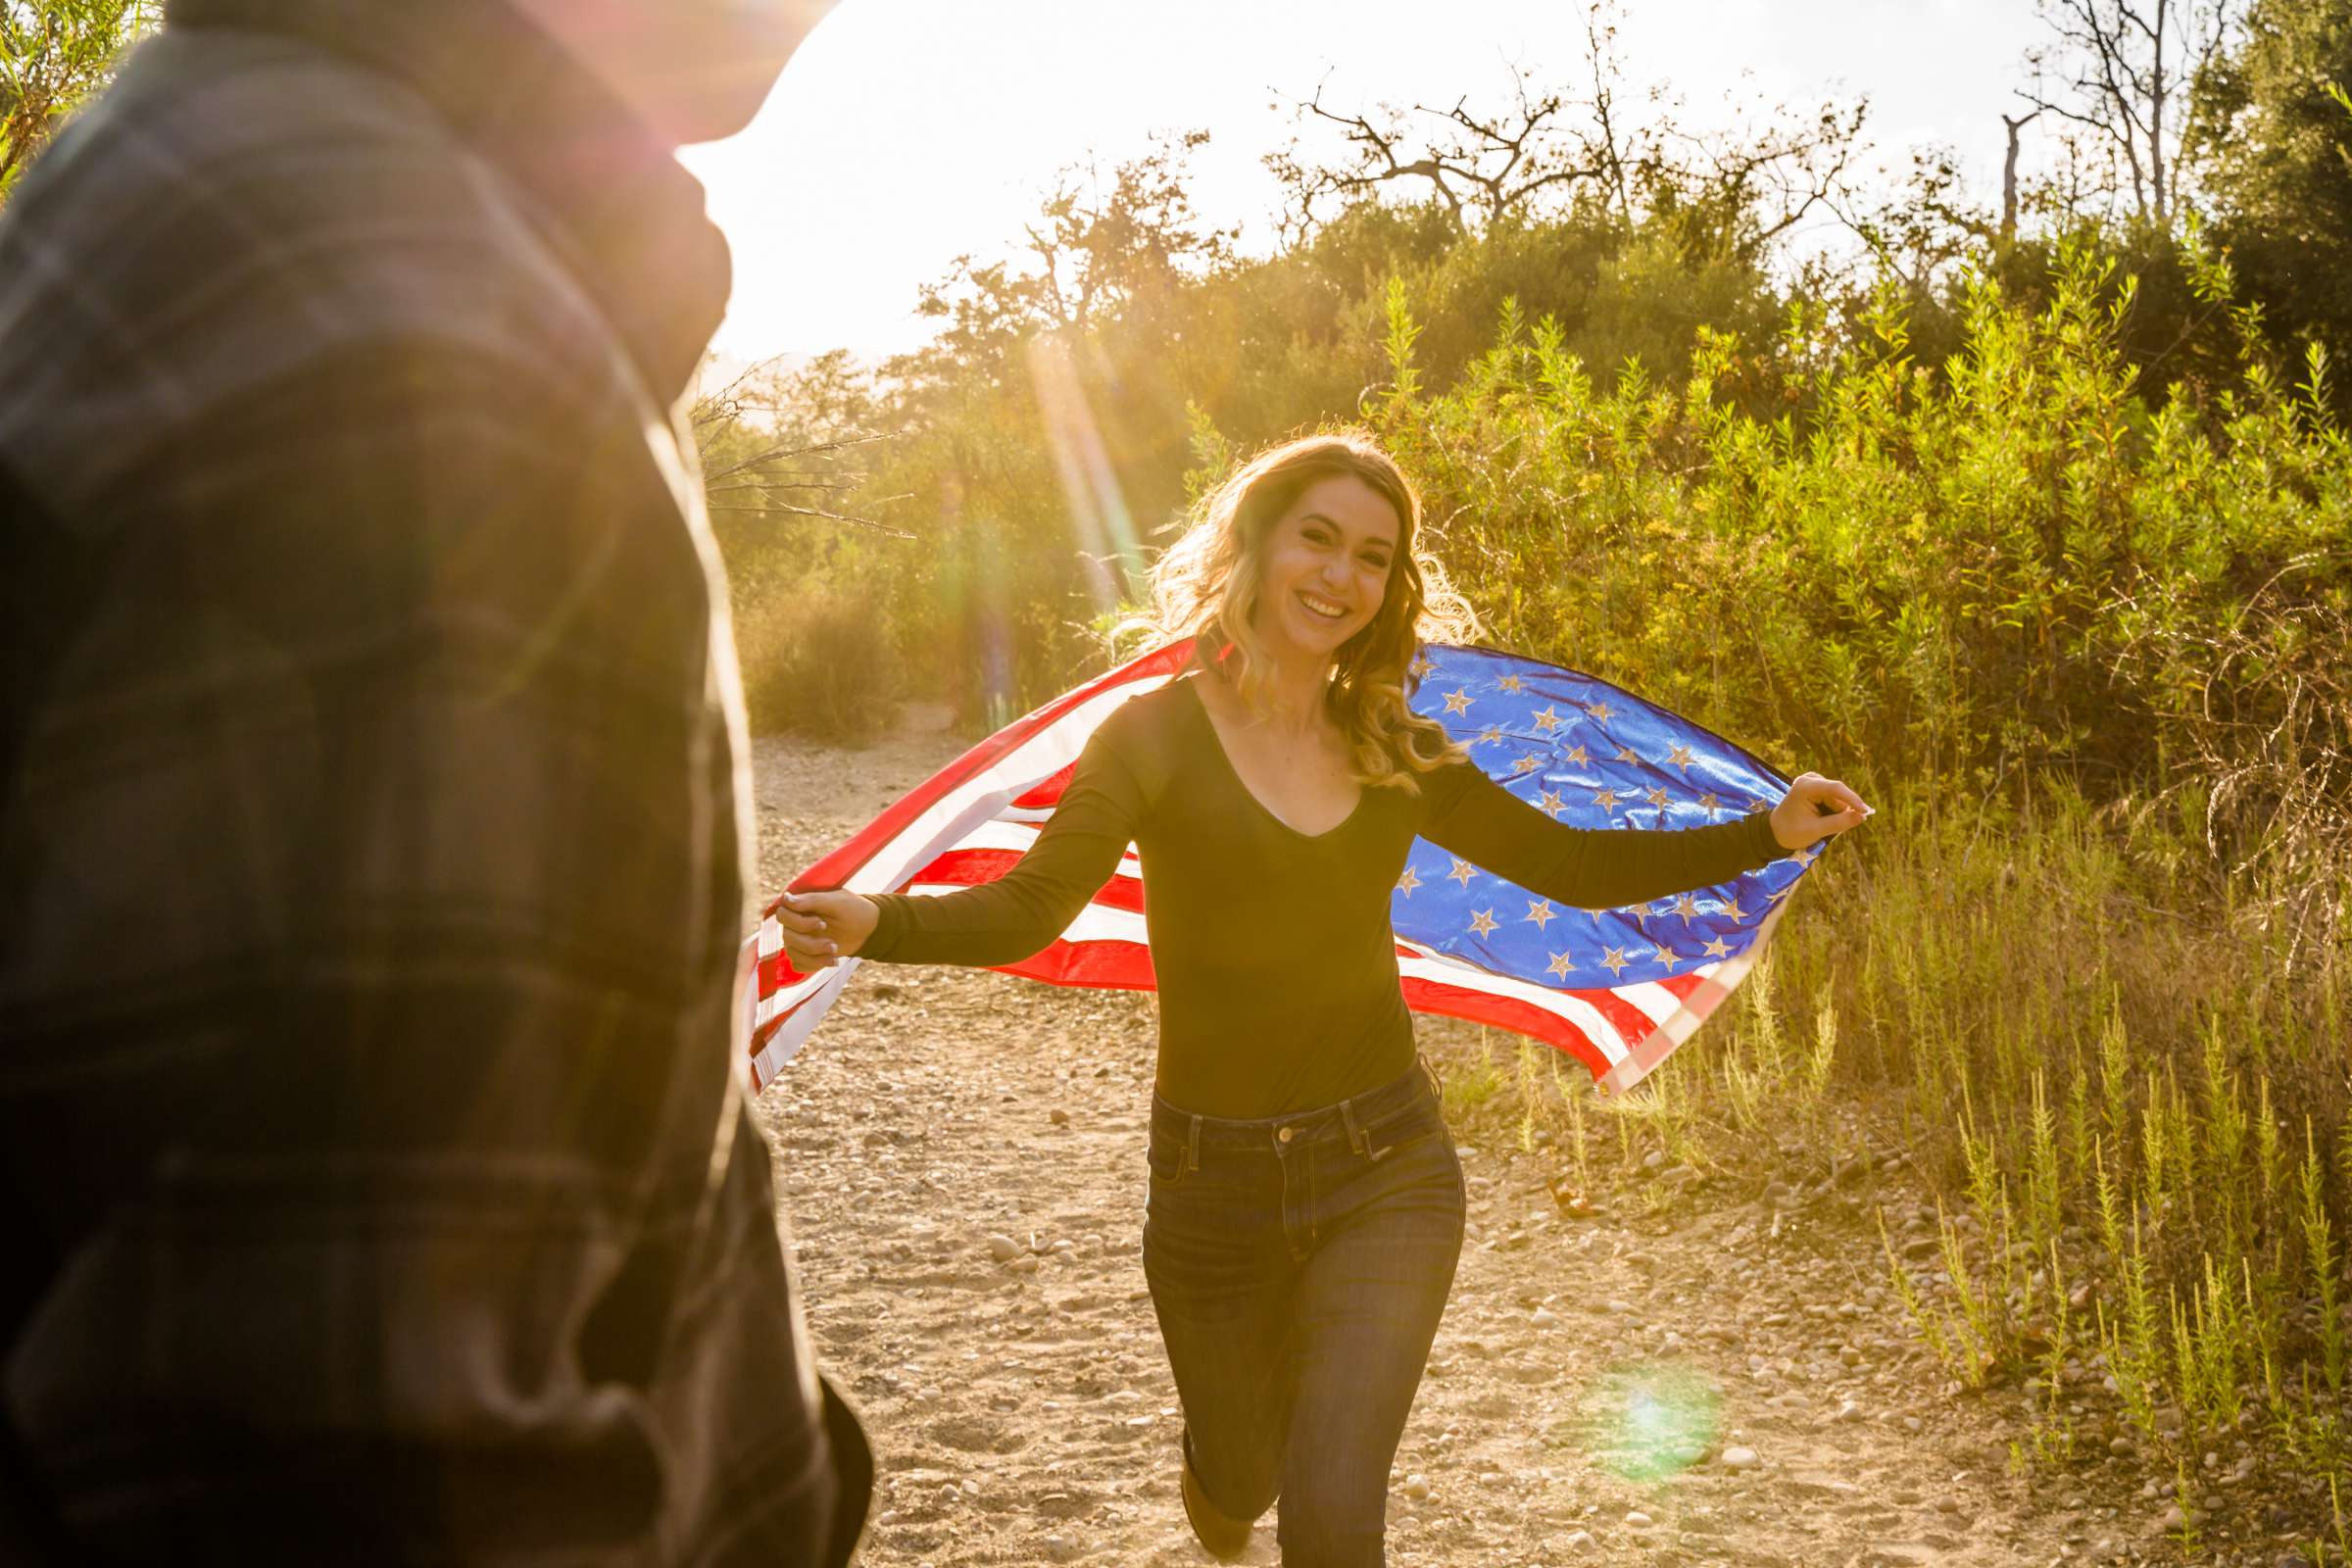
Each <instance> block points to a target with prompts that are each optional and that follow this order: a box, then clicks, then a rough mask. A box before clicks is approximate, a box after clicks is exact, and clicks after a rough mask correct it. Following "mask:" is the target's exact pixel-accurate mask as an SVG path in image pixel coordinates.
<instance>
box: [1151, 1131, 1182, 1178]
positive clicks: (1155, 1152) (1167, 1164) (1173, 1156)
mask: <svg viewBox="0 0 2352 1568" xmlns="http://www.w3.org/2000/svg"><path fill="white" fill-rule="evenodd" d="M1184 1156H1185V1145H1184V1140H1182V1139H1181V1138H1177V1137H1175V1136H1174V1135H1173V1134H1169V1133H1162V1132H1160V1131H1158V1130H1157V1129H1153V1131H1152V1136H1151V1138H1150V1139H1149V1140H1148V1141H1147V1142H1146V1144H1145V1146H1144V1163H1145V1164H1146V1165H1148V1166H1149V1167H1151V1171H1152V1181H1153V1182H1154V1183H1155V1184H1156V1185H1158V1186H1161V1187H1168V1186H1173V1185H1174V1184H1175V1183H1177V1182H1180V1181H1182V1180H1184V1166H1185V1157H1184Z"/></svg>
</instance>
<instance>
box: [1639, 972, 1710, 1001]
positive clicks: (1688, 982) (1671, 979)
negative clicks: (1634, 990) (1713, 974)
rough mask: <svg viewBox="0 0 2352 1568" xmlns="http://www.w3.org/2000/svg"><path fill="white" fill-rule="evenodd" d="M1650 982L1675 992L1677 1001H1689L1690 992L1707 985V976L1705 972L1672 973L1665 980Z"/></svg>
mask: <svg viewBox="0 0 2352 1568" xmlns="http://www.w3.org/2000/svg"><path fill="white" fill-rule="evenodd" d="M1650 983H1651V984H1652V985H1656V986H1660V987H1662V988H1664V989H1665V990H1668V991H1671V992H1673V993H1674V1000H1675V1001H1677V1002H1689V1001H1690V1000H1691V992H1693V991H1696V990H1697V989H1698V988H1699V987H1700V986H1703V985H1705V984H1706V983H1707V977H1706V976H1705V975H1703V974H1670V975H1668V976H1667V977H1666V978H1665V979H1663V980H1653V981H1652V982H1650Z"/></svg>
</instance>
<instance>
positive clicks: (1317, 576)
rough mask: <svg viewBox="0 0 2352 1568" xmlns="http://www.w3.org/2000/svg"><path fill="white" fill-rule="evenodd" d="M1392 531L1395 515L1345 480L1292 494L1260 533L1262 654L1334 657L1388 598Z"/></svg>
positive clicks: (1374, 495) (1376, 495) (1364, 488)
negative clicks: (1293, 498) (1262, 549)
mask: <svg viewBox="0 0 2352 1568" xmlns="http://www.w3.org/2000/svg"><path fill="white" fill-rule="evenodd" d="M1397 531H1398V522H1397V509H1396V508H1394V507H1392V506H1391V505H1389V502H1388V498H1387V497H1385V496H1383V495H1382V494H1381V493H1380V492H1379V491H1377V490H1375V489H1373V488H1372V487H1371V486H1370V485H1368V484H1366V483H1364V481H1363V480H1361V479H1358V478H1356V477H1355V476H1354V475H1353V474H1333V475H1330V476H1329V477H1327V478H1322V479H1317V480H1316V481H1315V482H1314V483H1312V484H1310V485H1308V486H1307V487H1306V488H1305V489H1304V490H1302V491H1300V492H1299V499H1298V500H1296V501H1294V502H1293V503H1292V504H1291V507H1290V510H1289V511H1287V512H1285V513H1284V514H1283V515H1281V516H1280V517H1279V518H1277V519H1275V523H1274V526H1273V528H1272V530H1271V531H1269V532H1268V533H1267V535H1266V543H1265V562H1264V570H1263V573H1262V577H1263V595H1262V597H1261V598H1260V600H1259V602H1258V611H1257V615H1256V619H1255V626H1256V630H1257V634H1258V635H1259V636H1260V637H1263V638H1265V639H1266V641H1267V643H1268V644H1269V645H1270V646H1269V650H1268V651H1269V652H1270V653H1272V654H1274V655H1275V657H1277V658H1281V657H1283V656H1284V655H1286V654H1288V655H1292V656H1294V657H1296V656H1309V657H1313V658H1316V659H1324V660H1328V659H1332V658H1335V657H1337V655H1338V654H1339V651H1340V645H1341V644H1343V643H1345V642H1347V640H1348V638H1350V637H1352V636H1354V635H1355V634H1356V633H1357V632H1359V631H1362V630H1363V629H1364V628H1365V627H1366V626H1368V625H1370V624H1371V623H1372V617H1373V615H1375V614H1376V613H1378V612H1379V610H1380V605H1381V601H1382V600H1383V599H1385V598H1386V597H1387V596H1388V591H1389V569H1390V566H1391V564H1392V563H1394V562H1395V560H1396V557H1397Z"/></svg>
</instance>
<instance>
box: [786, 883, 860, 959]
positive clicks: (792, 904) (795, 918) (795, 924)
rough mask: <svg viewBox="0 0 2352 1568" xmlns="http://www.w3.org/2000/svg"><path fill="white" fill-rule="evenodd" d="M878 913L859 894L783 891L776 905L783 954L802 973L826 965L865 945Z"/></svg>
mask: <svg viewBox="0 0 2352 1568" xmlns="http://www.w3.org/2000/svg"><path fill="white" fill-rule="evenodd" d="M880 913H881V911H880V910H879V909H877V908H876V907H875V906H874V901H873V900H871V899H869V898H867V897H865V896H864V895H863V894H859V893H787V894H785V895H784V898H783V902H782V903H780V904H778V905H777V906H776V924H777V925H778V926H780V927H781V928H782V929H783V932H784V956H786V957H787V958H789V959H791V960H792V966H793V968H794V969H796V970H798V971H799V972H800V973H802V974H814V973H815V972H816V971H817V970H819V969H826V968H830V967H832V965H833V964H834V962H835V961H836V960H838V959H842V958H847V957H850V956H853V955H855V954H856V953H857V951H858V949H859V948H862V947H864V946H865V939H866V938H868V937H870V936H872V935H873V934H874V922H875V920H876V919H877V918H879V916H880Z"/></svg>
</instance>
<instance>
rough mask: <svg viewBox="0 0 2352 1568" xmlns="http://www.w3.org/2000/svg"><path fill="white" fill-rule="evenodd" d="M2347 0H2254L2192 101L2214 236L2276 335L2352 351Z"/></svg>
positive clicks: (2351, 22) (2350, 31)
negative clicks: (2239, 34) (2344, 96)
mask: <svg viewBox="0 0 2352 1568" xmlns="http://www.w3.org/2000/svg"><path fill="white" fill-rule="evenodd" d="M2345 83H2352V0H2255V3H2254V4H2253V5H2252V6H2251V8H2250V9H2249V10H2248V12H2247V14H2246V20H2245V31H2244V37H2243V41H2242V42H2241V43H2240V44H2239V46H2238V47H2237V48H2236V49H2234V50H2232V51H2231V52H2230V53H2229V54H2228V55H2227V56H2225V57H2223V58H2222V59H2220V60H2219V61H2217V62H2216V64H2215V68H2214V70H2213V71H2212V72H2211V73H2210V74H2209V76H2208V77H2207V79H2206V81H2205V82H2204V83H2203V85H2202V88H2201V90H2200V91H2199V93H2198V98H2197V108H2198V115H2197V123H2198V127H2199V140H2200V142H2201V143H2202V144H2203V145H2204V146H2205V147H2207V148H2208V149H2209V151H2208V154H2207V156H2208V161H2209V165H2210V167H2209V168H2208V170H2207V172H2206V174H2205V184H2206V186H2207V188H2208V190H2209V192H2210V194H2211V197H2212V200H2213V204H2214V207H2215V210H2216V216H2217V220H2218V222H2217V229H2218V237H2219V238H2220V239H2221V241H2222V242H2223V244H2225V245H2226V246H2227V247H2228V248H2229V252H2230V255H2231V257H2232V259H2233V260H2234V261H2235V263H2236V266H2237V270H2238V275H2239V279H2240V282H2241V284H2242V285H2243V287H2244V289H2245V291H2246V293H2247V294H2248V295H2249V296H2250V297H2251V298H2253V299H2255V300H2258V301H2260V302H2261V303H2262V305H2263V309H2264V314H2265V315H2266V317H2268V318H2269V319H2270V322H2271V324H2272V326H2273V327H2274V328H2276V329H2278V330H2281V331H2283V332H2285V333H2287V334H2288V335H2295V336H2308V337H2317V338H2319V339H2321V340H2323V341H2325V342H2327V343H2328V344H2330V345H2331V346H2332V347H2334V348H2335V349H2337V350H2339V351H2347V350H2352V113H2347V112H2346V110H2345V108H2344V107H2343V105H2342V104H2341V103H2340V102H2339V101H2338V99H2337V97H2336V96H2335V95H2336V94H2339V93H2341V92H2342V91H2343V88H2344V84H2345Z"/></svg>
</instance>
